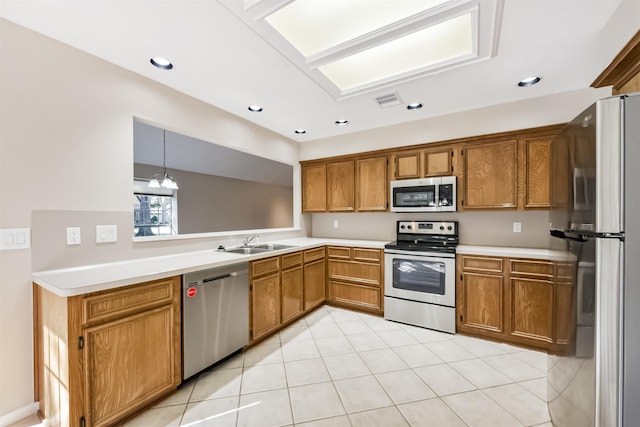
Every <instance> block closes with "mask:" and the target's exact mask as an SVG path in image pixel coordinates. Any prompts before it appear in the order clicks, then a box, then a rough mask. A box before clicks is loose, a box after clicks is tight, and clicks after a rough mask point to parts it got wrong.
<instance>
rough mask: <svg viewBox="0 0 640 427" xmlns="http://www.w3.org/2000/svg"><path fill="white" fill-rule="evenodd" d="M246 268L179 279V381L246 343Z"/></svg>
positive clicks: (215, 270) (236, 266)
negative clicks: (180, 282)
mask: <svg viewBox="0 0 640 427" xmlns="http://www.w3.org/2000/svg"><path fill="white" fill-rule="evenodd" d="M248 273H249V264H248V263H246V262H244V263H239V264H233V265H229V266H225V267H219V268H213V269H209V270H203V271H197V272H194V273H188V274H185V275H183V276H182V363H183V369H182V379H183V380H185V379H187V378H189V377H191V376H193V375H194V374H197V373H198V372H200V371H202V370H203V369H205V368H207V367H209V366H210V365H213V364H214V363H216V362H218V361H220V360H222V359H224V358H225V357H226V356H228V355H230V354H232V353H234V352H235V351H237V350H239V349H241V348H242V347H244V346H245V345H247V344H248V343H249V274H248Z"/></svg>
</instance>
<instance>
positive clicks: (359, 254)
mask: <svg viewBox="0 0 640 427" xmlns="http://www.w3.org/2000/svg"><path fill="white" fill-rule="evenodd" d="M353 259H354V260H356V261H369V262H378V263H379V262H380V260H381V259H382V251H381V250H380V249H365V248H353Z"/></svg>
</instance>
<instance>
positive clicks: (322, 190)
mask: <svg viewBox="0 0 640 427" xmlns="http://www.w3.org/2000/svg"><path fill="white" fill-rule="evenodd" d="M301 169H302V171H301V173H302V211H303V212H325V211H326V210H327V165H326V164H325V163H312V164H303V165H302V168H301Z"/></svg>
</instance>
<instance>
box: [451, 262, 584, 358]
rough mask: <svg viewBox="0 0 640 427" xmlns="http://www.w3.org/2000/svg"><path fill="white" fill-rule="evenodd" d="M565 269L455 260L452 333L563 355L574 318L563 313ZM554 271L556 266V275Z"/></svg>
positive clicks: (568, 283)
mask: <svg viewBox="0 0 640 427" xmlns="http://www.w3.org/2000/svg"><path fill="white" fill-rule="evenodd" d="M571 265H572V264H571V263H556V262H552V261H547V260H533V259H520V258H501V257H484V256H477V255H458V257H457V269H458V281H457V286H456V306H457V312H458V319H457V320H458V321H457V329H458V331H459V332H461V333H467V334H470V335H475V336H480V337H484V338H491V339H495V340H499V341H503V342H508V343H513V344H517V345H522V346H527V347H531V348H537V349H543V350H547V351H550V352H554V353H555V352H557V353H559V352H563V351H565V350H566V349H567V348H568V346H569V345H570V344H571V341H572V336H571V334H572V330H573V329H572V327H573V323H572V321H571V319H572V318H574V315H572V314H571V312H572V310H568V309H567V308H568V307H571V306H572V305H573V304H572V303H571V301H573V298H574V294H573V290H574V287H573V279H572V277H573V276H572V275H571V274H572V273H571V271H572V270H571V268H572V267H571ZM556 266H562V268H560V267H559V270H560V271H562V272H563V273H562V276H559V275H558V274H557V272H556ZM567 311H568V312H569V313H567ZM573 313H575V311H573Z"/></svg>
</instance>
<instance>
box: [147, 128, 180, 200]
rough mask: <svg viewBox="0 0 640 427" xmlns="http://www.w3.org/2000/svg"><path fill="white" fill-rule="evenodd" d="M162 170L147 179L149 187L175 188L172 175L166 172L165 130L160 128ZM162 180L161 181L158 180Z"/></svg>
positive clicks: (176, 185)
mask: <svg viewBox="0 0 640 427" xmlns="http://www.w3.org/2000/svg"><path fill="white" fill-rule="evenodd" d="M162 172H163V174H162V175H160V174H159V173H157V174H155V175H153V178H151V180H150V181H149V188H160V187H162V188H167V189H169V190H177V189H178V184H177V183H176V182H175V181H174V180H173V177H172V176H171V175H169V174H168V173H167V131H166V129H163V130H162ZM160 180H162V182H161V181H160Z"/></svg>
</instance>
